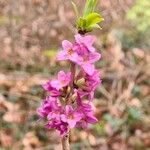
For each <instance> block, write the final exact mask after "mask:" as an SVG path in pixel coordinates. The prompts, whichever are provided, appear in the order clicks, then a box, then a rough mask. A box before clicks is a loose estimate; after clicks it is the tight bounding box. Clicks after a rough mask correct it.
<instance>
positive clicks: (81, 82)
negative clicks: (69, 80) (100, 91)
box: [76, 78, 85, 87]
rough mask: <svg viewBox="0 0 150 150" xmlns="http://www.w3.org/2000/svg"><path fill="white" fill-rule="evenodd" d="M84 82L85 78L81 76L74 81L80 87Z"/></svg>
mask: <svg viewBox="0 0 150 150" xmlns="http://www.w3.org/2000/svg"><path fill="white" fill-rule="evenodd" d="M84 84H85V79H84V78H81V79H79V80H77V82H76V85H77V86H78V87H81V86H83V85H84Z"/></svg>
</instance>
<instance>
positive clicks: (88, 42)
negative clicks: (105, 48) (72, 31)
mask: <svg viewBox="0 0 150 150" xmlns="http://www.w3.org/2000/svg"><path fill="white" fill-rule="evenodd" d="M75 40H76V42H75V44H74V46H73V49H74V51H75V52H76V53H77V54H78V58H77V59H76V63H77V64H78V65H80V66H81V67H82V68H83V69H84V71H85V72H86V73H87V74H89V75H92V74H93V73H94V70H95V67H94V65H93V63H94V62H96V61H98V60H99V59H100V57H101V55H100V54H99V53H97V52H95V48H94V47H93V46H92V44H93V43H94V37H93V36H90V35H88V36H81V35H80V34H77V35H75Z"/></svg>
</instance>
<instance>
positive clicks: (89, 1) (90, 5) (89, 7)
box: [83, 0, 97, 17]
mask: <svg viewBox="0 0 150 150" xmlns="http://www.w3.org/2000/svg"><path fill="white" fill-rule="evenodd" d="M96 3H97V0H86V3H85V7H84V10H83V17H86V16H87V15H89V14H90V13H92V12H94V9H95V6H96Z"/></svg>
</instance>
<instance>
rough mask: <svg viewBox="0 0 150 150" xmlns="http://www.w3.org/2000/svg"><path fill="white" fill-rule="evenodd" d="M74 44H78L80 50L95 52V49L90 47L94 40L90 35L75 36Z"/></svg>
mask: <svg viewBox="0 0 150 150" xmlns="http://www.w3.org/2000/svg"><path fill="white" fill-rule="evenodd" d="M75 40H76V43H78V44H79V45H80V46H81V48H83V49H84V48H85V49H88V51H90V52H95V48H94V47H93V46H92V45H93V43H94V41H95V38H94V37H93V36H91V35H87V36H81V35H80V34H77V35H75Z"/></svg>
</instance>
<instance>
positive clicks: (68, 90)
mask: <svg viewBox="0 0 150 150" xmlns="http://www.w3.org/2000/svg"><path fill="white" fill-rule="evenodd" d="M70 91H71V88H70V86H68V87H67V91H66V92H67V94H69V93H70Z"/></svg>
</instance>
